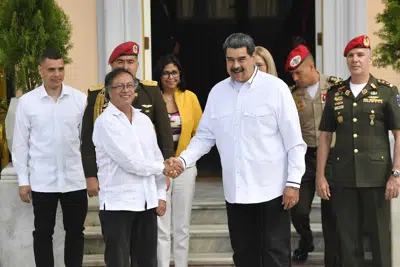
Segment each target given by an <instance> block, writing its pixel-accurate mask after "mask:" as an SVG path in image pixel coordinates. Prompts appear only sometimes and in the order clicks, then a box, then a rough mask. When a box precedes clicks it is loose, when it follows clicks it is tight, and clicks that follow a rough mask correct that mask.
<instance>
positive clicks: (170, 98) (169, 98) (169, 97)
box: [163, 95, 174, 101]
mask: <svg viewBox="0 0 400 267" xmlns="http://www.w3.org/2000/svg"><path fill="white" fill-rule="evenodd" d="M163 96H164V98H165V99H167V100H168V101H171V100H172V99H173V98H174V97H173V96H172V95H171V96H166V95H163Z"/></svg>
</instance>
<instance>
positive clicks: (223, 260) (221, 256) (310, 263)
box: [83, 252, 371, 267]
mask: <svg viewBox="0 0 400 267" xmlns="http://www.w3.org/2000/svg"><path fill="white" fill-rule="evenodd" d="M365 257H366V259H367V260H366V265H365V267H369V266H371V255H370V253H366V255H365ZM103 259H104V257H103V255H101V254H93V255H85V256H84V259H83V267H105V266H106V265H105V263H104V260H103ZM171 266H174V260H173V259H171ZM192 266H196V267H212V266H215V267H234V265H233V260H232V253H229V252H228V253H189V267H192ZM300 266H302V267H323V266H324V254H323V253H321V252H313V253H311V254H310V255H309V257H308V260H307V261H306V262H305V263H302V264H296V263H293V264H292V267H300Z"/></svg>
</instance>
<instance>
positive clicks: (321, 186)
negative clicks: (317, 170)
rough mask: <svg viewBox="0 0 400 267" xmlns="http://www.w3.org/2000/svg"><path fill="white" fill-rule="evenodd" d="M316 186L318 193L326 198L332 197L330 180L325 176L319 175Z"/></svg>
mask: <svg viewBox="0 0 400 267" xmlns="http://www.w3.org/2000/svg"><path fill="white" fill-rule="evenodd" d="M315 187H316V189H317V195H318V196H319V197H320V198H322V199H325V200H329V198H330V197H331V191H330V189H329V184H328V181H327V180H326V177H325V176H319V177H317V178H316V180H315Z"/></svg>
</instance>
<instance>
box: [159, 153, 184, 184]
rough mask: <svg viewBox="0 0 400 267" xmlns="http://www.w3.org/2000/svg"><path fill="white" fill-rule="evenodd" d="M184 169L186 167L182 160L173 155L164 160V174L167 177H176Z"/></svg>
mask: <svg viewBox="0 0 400 267" xmlns="http://www.w3.org/2000/svg"><path fill="white" fill-rule="evenodd" d="M184 170H185V168H184V167H183V164H182V161H180V160H179V159H177V158H174V157H171V158H169V159H167V160H165V161H164V170H163V174H164V175H165V176H167V177H170V178H173V179H175V178H176V177H178V176H179V175H180V174H181V173H182V172H183V171H184Z"/></svg>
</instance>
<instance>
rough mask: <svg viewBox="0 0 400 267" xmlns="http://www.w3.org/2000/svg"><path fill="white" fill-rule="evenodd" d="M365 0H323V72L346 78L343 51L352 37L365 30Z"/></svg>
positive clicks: (364, 32)
mask: <svg viewBox="0 0 400 267" xmlns="http://www.w3.org/2000/svg"><path fill="white" fill-rule="evenodd" d="M366 12H367V3H366V0H352V1H348V0H335V1H331V0H327V1H323V72H324V74H326V75H335V76H339V77H342V78H347V77H348V76H349V72H348V69H347V66H346V60H345V58H344V56H343V51H344V48H345V46H346V45H347V43H348V42H349V41H350V40H351V39H353V38H354V37H356V36H358V35H362V34H366V32H367V16H366Z"/></svg>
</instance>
